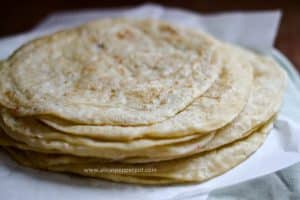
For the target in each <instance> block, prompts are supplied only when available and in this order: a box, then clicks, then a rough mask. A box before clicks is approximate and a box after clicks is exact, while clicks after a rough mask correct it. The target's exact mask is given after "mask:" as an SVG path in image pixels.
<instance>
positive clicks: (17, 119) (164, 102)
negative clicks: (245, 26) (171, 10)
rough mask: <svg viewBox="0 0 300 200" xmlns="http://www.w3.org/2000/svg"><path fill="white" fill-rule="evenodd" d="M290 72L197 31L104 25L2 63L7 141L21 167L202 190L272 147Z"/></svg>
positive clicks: (53, 39) (25, 49)
mask: <svg viewBox="0 0 300 200" xmlns="http://www.w3.org/2000/svg"><path fill="white" fill-rule="evenodd" d="M284 88H285V73H284V72H283V70H281V69H280V67H279V66H278V64H276V62H275V61H273V60H272V59H271V58H269V57H265V56H262V55H258V54H256V53H254V52H251V51H249V50H246V49H242V48H240V47H236V46H233V45H230V44H226V43H224V42H221V41H219V40H217V39H215V38H213V37H212V36H210V35H208V34H206V33H202V32H199V31H198V30H191V29H186V28H183V27H177V26H175V25H171V24H168V23H166V22H161V21H154V20H128V19H105V20H99V21H94V22H90V23H87V24H84V25H82V26H80V27H77V28H73V29H70V30H65V31H61V32H57V33H54V34H52V35H49V36H45V37H42V38H39V39H36V40H34V41H31V42H29V43H27V44H25V45H23V46H22V47H21V48H19V49H18V50H17V51H15V52H14V53H13V55H11V56H10V57H9V58H8V59H7V60H4V61H2V62H1V66H0V104H1V107H0V109H1V112H0V113H1V115H0V116H1V118H0V119H1V120H0V125H1V134H0V145H1V146H2V147H3V149H4V150H5V151H7V152H8V153H9V155H11V157H12V158H13V159H15V160H16V161H17V162H18V163H20V164H23V165H26V166H30V167H34V168H39V169H46V170H50V171H57V172H68V173H75V174H80V175H83V176H90V177H97V178H103V179H108V180H113V181H118V182H128V183H141V184H173V183H189V182H201V181H205V180H208V179H210V178H212V177H215V176H218V175H220V174H222V173H225V172H226V171H228V170H230V169H231V168H233V167H235V166H236V165H238V164H239V163H241V162H242V161H244V160H245V159H247V158H248V157H249V156H250V155H251V154H252V153H254V152H255V151H256V150H257V149H258V148H259V147H260V146H261V145H262V143H263V142H264V140H265V138H266V136H267V133H268V132H269V131H270V130H271V128H272V124H273V122H274V119H275V117H276V113H277V112H278V110H279V108H280V104H281V101H282V97H283V92H284Z"/></svg>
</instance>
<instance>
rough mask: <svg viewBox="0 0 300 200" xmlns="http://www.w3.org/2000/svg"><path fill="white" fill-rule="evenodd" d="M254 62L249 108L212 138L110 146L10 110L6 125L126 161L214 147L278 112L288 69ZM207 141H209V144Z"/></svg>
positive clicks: (21, 136)
mask: <svg viewBox="0 0 300 200" xmlns="http://www.w3.org/2000/svg"><path fill="white" fill-rule="evenodd" d="M252 64H253V68H254V74H255V75H254V77H255V80H254V86H253V89H252V94H251V96H250V98H249V101H248V103H247V105H246V107H245V109H244V110H243V111H242V112H241V113H240V115H239V116H238V117H237V118H236V119H235V120H233V122H232V123H230V124H229V125H227V126H226V127H224V128H222V129H220V130H218V131H217V132H216V136H215V137H214V138H213V139H212V140H211V141H210V139H208V140H204V139H203V138H201V137H199V138H195V139H192V140H188V141H185V142H180V143H177V144H170V145H159V146H155V147H152V148H147V147H145V146H144V145H141V146H139V147H138V148H137V146H135V145H131V143H130V142H127V143H115V145H114V143H109V148H108V147H107V146H108V144H106V142H101V141H95V140H92V139H87V138H84V139H78V138H75V137H74V136H71V135H66V134H63V133H59V132H57V131H55V130H53V129H49V128H48V127H47V126H44V125H42V124H38V123H35V122H34V121H30V120H29V119H28V118H26V119H24V118H15V117H13V116H12V115H9V114H7V113H6V114H5V113H2V117H3V121H4V123H3V124H2V128H3V129H4V130H5V132H6V134H7V135H9V136H10V137H12V138H13V139H15V140H16V141H20V142H24V143H26V144H28V146H31V147H33V148H38V149H44V151H48V152H55V153H61V154H71V155H77V156H88V157H98V158H105V159H116V160H117V159H119V160H123V161H124V162H150V161H160V160H169V159H174V158H178V157H184V156H187V155H191V154H195V153H198V152H203V151H207V150H210V149H214V148H216V147H219V146H222V145H225V144H228V143H231V142H233V141H235V140H237V139H240V138H242V137H245V136H246V135H247V134H249V132H251V131H253V130H255V129H256V128H257V127H259V126H260V125H261V124H263V123H266V122H267V121H268V120H269V119H270V118H271V117H272V116H273V115H275V113H277V112H278V110H279V108H280V105H281V101H282V96H283V91H284V88H285V74H284V72H283V71H282V70H281V69H280V68H279V67H278V66H277V64H276V63H275V62H274V61H273V60H272V59H270V58H267V57H261V56H257V57H256V59H255V60H253V61H252ZM274 77H276V79H274ZM40 133H42V134H40ZM195 135H196V134H195ZM200 135H201V134H200ZM134 141H135V140H134ZM137 141H138V140H137ZM204 141H205V142H207V143H206V144H205V142H204ZM137 150H138V151H137ZM124 159H125V160H124Z"/></svg>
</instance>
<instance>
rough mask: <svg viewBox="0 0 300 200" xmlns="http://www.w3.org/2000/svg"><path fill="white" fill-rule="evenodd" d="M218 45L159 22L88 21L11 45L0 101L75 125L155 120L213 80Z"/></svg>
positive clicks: (181, 105) (217, 67)
mask: <svg viewBox="0 0 300 200" xmlns="http://www.w3.org/2000/svg"><path fill="white" fill-rule="evenodd" d="M217 44H218V42H217V41H216V40H215V39H213V38H211V37H210V36H208V35H206V34H204V33H201V32H194V31H191V30H187V29H183V28H180V27H176V26H173V25H170V24H167V23H163V22H158V21H151V20H145V21H134V20H124V19H115V20H100V21H95V22H91V23H88V24H85V25H82V26H80V27H78V28H74V29H71V30H66V31H62V32H58V33H55V34H52V35H50V36H46V37H43V38H40V39H37V40H34V41H32V42H30V43H28V44H26V45H24V46H23V47H22V48H20V49H19V50H18V51H16V52H15V53H14V54H13V55H12V56H11V57H10V58H9V59H8V60H6V61H5V62H4V63H3V66H2V67H1V70H0V103H1V105H2V106H4V107H7V108H9V109H11V110H13V111H14V112H15V114H17V115H37V114H43V115H52V116H57V117H60V118H63V119H67V120H70V121H74V122H77V123H81V124H97V125H142V124H144V125H146V124H153V123H155V122H160V121H163V120H166V119H167V118H169V117H172V116H174V115H176V114H177V113H178V112H180V111H181V110H183V109H184V108H185V107H186V106H187V105H188V104H190V103H191V102H192V101H193V100H194V99H195V98H196V97H198V96H200V95H202V94H203V93H204V92H205V91H206V90H207V89H208V88H209V87H210V86H211V85H212V83H213V82H214V81H215V80H216V78H217V77H218V75H219V72H220V69H221V67H220V66H221V65H220V64H218V61H219V60H220V59H217V58H216V54H215V53H214V49H215V47H216V46H217Z"/></svg>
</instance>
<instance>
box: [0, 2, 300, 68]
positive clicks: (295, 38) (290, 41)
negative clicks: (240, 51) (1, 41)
mask: <svg viewBox="0 0 300 200" xmlns="http://www.w3.org/2000/svg"><path fill="white" fill-rule="evenodd" d="M2 1H3V0H2ZM144 2H145V1H137V0H127V1H126V0H124V1H120V0H111V1H108V0H104V1H100V0H98V1H89V0H52V1H50V0H49V1H47V0H24V1H22V0H19V1H17V0H5V1H3V2H1V7H0V37H1V36H6V35H11V34H16V33H19V32H24V31H28V30H30V29H31V28H32V27H33V26H34V25H36V24H37V23H38V22H39V21H40V20H42V19H43V18H44V17H46V16H47V15H48V14H50V13H53V12H57V11H63V10H80V9H87V8H113V7H120V6H135V5H140V4H142V3H144ZM148 2H149V1H148ZM151 2H154V3H160V4H162V5H166V6H175V7H181V8H185V9H190V10H193V11H196V12H201V13H214V12H219V11H236V10H246V11H251V10H266V9H268V10H269V9H280V10H282V11H283V18H282V21H281V25H280V29H279V33H278V36H277V39H276V44H275V46H276V47H277V48H278V49H280V50H281V51H282V52H283V53H284V54H285V55H286V56H287V57H288V58H289V59H290V60H291V61H292V62H293V63H294V64H295V66H296V67H297V68H298V70H299V71H300V1H299V0H294V1H293V0H287V1H284V0H281V1H263V0H248V1H238V0H226V1H225V0H223V1H222V0H194V1H189V0H173V1H171V0H169V1H151Z"/></svg>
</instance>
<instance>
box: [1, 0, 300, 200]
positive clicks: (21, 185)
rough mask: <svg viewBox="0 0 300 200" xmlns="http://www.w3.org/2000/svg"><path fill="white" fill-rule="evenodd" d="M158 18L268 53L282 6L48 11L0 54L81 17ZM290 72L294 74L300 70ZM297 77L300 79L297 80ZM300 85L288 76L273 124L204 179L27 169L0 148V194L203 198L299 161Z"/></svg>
mask: <svg viewBox="0 0 300 200" xmlns="http://www.w3.org/2000/svg"><path fill="white" fill-rule="evenodd" d="M122 16H126V17H130V18H137V19H140V18H149V17H151V18H156V19H164V20H167V21H170V22H172V23H176V24H181V25H183V26H191V27H194V28H199V29H202V30H204V31H207V32H210V33H211V34H213V35H215V36H216V37H218V38H220V39H223V40H225V41H228V42H232V43H236V44H239V45H242V46H246V47H248V48H252V49H255V50H257V51H260V52H263V53H265V54H271V53H272V51H273V52H274V50H272V49H273V47H272V46H273V42H274V38H275V36H276V32H277V28H278V24H279V20H280V16H281V14H280V12H279V11H272V12H270V11H269V12H248V13H244V12H234V13H220V14H213V15H212V14H211V15H199V14H196V13H192V12H187V11H183V10H179V9H173V8H165V7H161V6H158V5H153V4H147V5H143V6H140V7H136V8H129V9H118V10H89V11H78V12H62V13H57V14H54V15H51V16H49V17H48V18H46V19H45V20H44V21H43V22H42V23H41V24H40V25H39V26H37V27H36V28H35V29H34V30H32V31H30V32H28V33H24V34H20V35H17V36H12V37H7V38H3V39H1V40H0V58H6V57H7V56H9V55H10V53H12V52H13V51H14V50H15V49H16V48H17V47H19V46H20V45H22V44H23V43H24V42H26V41H28V40H30V39H33V38H35V37H37V36H41V35H45V34H48V33H51V32H54V31H57V30H60V29H63V28H66V27H72V26H76V25H78V24H81V23H83V22H85V21H89V20H93V19H99V18H104V17H122ZM281 64H283V63H281ZM292 73H293V79H297V81H298V82H299V80H298V79H299V77H298V75H295V72H292ZM299 83H300V82H299ZM299 88H300V85H295V81H294V80H292V78H290V79H289V84H288V89H287V93H286V96H285V101H284V105H283V107H282V110H281V112H280V114H279V118H278V121H277V122H276V126H275V128H274V130H273V131H272V132H271V133H270V135H269V136H268V138H267V140H266V142H265V143H264V145H263V146H262V147H261V148H260V149H259V150H258V151H257V152H256V153H255V154H253V155H252V156H251V157H250V158H249V159H247V160H246V161H245V162H243V163H242V164H240V165H239V166H237V167H235V168H234V169H232V170H230V171H229V172H227V173H225V174H224V175H221V176H218V177H216V178H214V179H211V180H209V181H207V182H204V183H200V184H193V185H177V186H159V187H158V186H140V185H129V184H119V183H112V182H108V181H101V180H95V179H90V178H83V177H77V176H71V175H62V174H55V173H51V172H44V171H38V170H33V169H27V168H24V167H21V166H18V165H17V164H15V163H14V162H13V161H11V160H10V159H9V158H8V157H7V156H6V155H4V154H3V153H1V154H0V195H1V199H43V200H44V199H56V200H62V199H72V200H79V199H84V200H88V199H110V200H114V199H124V200H125V199H143V200H147V199H189V198H193V199H206V196H207V194H208V193H209V192H210V191H211V190H214V189H217V188H221V187H224V186H229V185H233V184H236V183H240V182H244V181H247V180H250V179H253V178H257V177H259V176H263V175H266V174H269V173H272V172H275V171H277V170H280V169H283V168H285V167H288V166H290V165H292V164H294V163H296V162H299V161H300V153H299V151H300V125H299V124H297V123H298V122H299V121H300V112H299V111H300V110H299V108H300V92H299V91H300V90H299Z"/></svg>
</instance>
